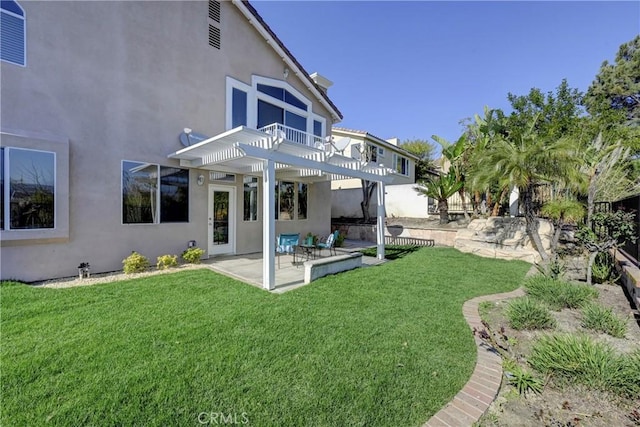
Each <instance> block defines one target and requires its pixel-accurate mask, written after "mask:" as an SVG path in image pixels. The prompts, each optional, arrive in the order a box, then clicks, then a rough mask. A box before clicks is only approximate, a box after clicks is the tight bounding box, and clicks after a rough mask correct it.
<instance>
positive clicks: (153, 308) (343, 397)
mask: <svg viewBox="0 0 640 427" xmlns="http://www.w3.org/2000/svg"><path fill="white" fill-rule="evenodd" d="M528 269H529V265H528V264H526V263H524V262H519V261H502V260H494V259H485V258H479V257H476V256H474V255H469V254H462V253H460V252H458V251H456V250H454V249H450V248H423V249H420V250H418V251H416V252H413V253H409V254H407V255H405V256H404V257H402V258H400V259H398V260H396V261H392V262H389V263H386V264H383V265H380V266H376V267H369V268H361V269H358V270H354V271H350V272H347V273H343V274H339V275H336V276H329V277H325V278H323V279H320V280H318V281H317V282H314V283H312V284H310V285H308V286H305V287H302V288H300V289H298V290H294V291H291V292H287V293H285V294H271V293H268V292H265V291H263V290H261V289H258V288H255V287H252V286H249V285H246V284H243V283H240V282H237V281H235V280H232V279H230V278H227V277H225V276H221V275H218V274H215V273H213V272H211V271H207V270H193V271H186V272H180V273H176V274H172V275H160V276H152V277H148V278H144V279H138V280H131V281H124V282H115V283H109V284H104V285H96V286H89V287H78V288H69V289H37V288H31V287H29V286H25V285H19V284H10V283H5V284H3V286H2V288H1V292H2V293H1V298H2V300H1V303H2V304H1V313H0V314H1V333H2V347H1V350H0V351H1V353H0V355H1V371H0V375H1V386H2V406H1V413H0V424H2V425H7V426H8V425H12V426H16V425H43V424H45V423H48V422H49V423H52V424H55V425H199V424H200V423H203V421H204V422H205V423H206V422H208V423H210V424H214V425H215V422H218V423H220V424H222V423H221V422H220V420H221V418H220V417H225V421H230V420H231V418H230V417H234V421H235V422H236V423H238V424H240V423H243V422H245V421H246V422H247V423H248V424H249V425H257V426H268V425H289V426H301V425H313V426H324V425H326V426H329V425H340V426H351V425H367V426H409V425H421V424H422V423H424V422H425V421H426V420H427V419H428V418H429V417H430V416H431V415H433V414H434V413H435V412H437V411H438V410H439V409H440V408H441V407H442V406H443V405H444V404H445V403H447V402H448V401H449V400H450V399H451V398H452V397H453V396H454V395H455V394H456V393H457V392H458V391H459V389H460V388H461V387H462V386H463V385H464V383H465V382H466V381H467V379H468V378H469V376H470V375H471V372H472V370H473V367H474V364H475V356H476V349H475V345H474V342H473V338H472V334H471V331H470V330H469V328H468V327H467V325H466V323H465V321H464V319H463V317H462V312H461V307H462V304H463V302H464V301H465V300H468V299H470V298H473V297H475V296H478V295H483V294H490V293H496V292H505V291H510V290H513V289H515V288H516V287H518V285H519V284H520V283H521V281H522V279H523V277H524V275H525V273H526V271H527V270H528Z"/></svg>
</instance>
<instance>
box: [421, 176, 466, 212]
mask: <svg viewBox="0 0 640 427" xmlns="http://www.w3.org/2000/svg"><path fill="white" fill-rule="evenodd" d="M463 185H464V184H463V183H462V182H460V181H458V179H457V177H456V174H455V171H453V170H449V173H447V174H446V175H438V176H437V177H435V178H431V179H428V180H426V181H421V182H419V183H418V185H417V186H416V187H413V188H414V190H416V191H417V192H418V193H420V194H422V195H423V196H427V197H432V198H434V199H436V200H437V201H438V212H439V213H440V224H447V223H448V222H449V203H448V201H447V199H449V197H451V196H453V195H454V194H456V192H458V191H459V190H460V189H461V188H462V186H463Z"/></svg>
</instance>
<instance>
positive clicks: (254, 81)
mask: <svg viewBox="0 0 640 427" xmlns="http://www.w3.org/2000/svg"><path fill="white" fill-rule="evenodd" d="M259 84H260V85H265V86H273V87H278V88H280V89H285V90H288V91H289V92H291V94H292V95H294V96H295V97H296V98H298V99H299V100H300V101H302V103H303V104H306V106H307V109H306V110H302V109H300V108H298V107H296V106H295V105H291V104H287V105H289V106H291V107H293V108H298V109H299V110H301V111H304V112H305V114H309V111H310V110H311V107H312V106H313V102H312V101H310V100H309V99H308V98H307V97H306V96H304V95H303V94H302V93H300V92H299V91H298V90H297V89H296V88H294V87H293V86H291V85H290V84H289V82H286V81H284V80H278V79H272V78H270V77H263V76H258V75H256V74H253V75H252V76H251V85H252V86H253V87H254V88H255V89H256V91H257V90H258V85H259ZM258 93H260V94H262V95H266V96H269V97H271V96H270V95H267V94H266V93H263V92H258ZM274 99H275V98H274ZM282 102H284V101H282Z"/></svg>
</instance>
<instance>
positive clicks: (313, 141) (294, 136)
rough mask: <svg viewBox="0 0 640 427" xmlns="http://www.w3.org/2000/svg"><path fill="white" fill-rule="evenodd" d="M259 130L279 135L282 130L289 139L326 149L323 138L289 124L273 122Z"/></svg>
mask: <svg viewBox="0 0 640 427" xmlns="http://www.w3.org/2000/svg"><path fill="white" fill-rule="evenodd" d="M258 130H259V131H262V132H265V133H268V134H270V135H274V136H276V135H278V133H279V131H280V132H282V134H283V135H284V138H285V139H286V140H287V141H291V142H295V143H297V144H302V145H306V146H307V147H313V148H319V149H321V150H324V149H325V143H324V139H323V138H321V137H319V136H316V135H313V134H310V133H307V132H303V131H301V130H298V129H295V128H292V127H289V126H285V125H283V124H280V123H272V124H270V125H267V126H264V127H261V128H259V129H258Z"/></svg>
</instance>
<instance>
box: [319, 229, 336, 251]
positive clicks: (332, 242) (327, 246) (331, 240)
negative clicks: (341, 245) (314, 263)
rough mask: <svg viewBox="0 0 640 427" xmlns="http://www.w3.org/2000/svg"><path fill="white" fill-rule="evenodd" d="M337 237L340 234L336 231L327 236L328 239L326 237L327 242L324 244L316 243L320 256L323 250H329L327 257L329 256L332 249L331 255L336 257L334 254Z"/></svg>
mask: <svg viewBox="0 0 640 427" xmlns="http://www.w3.org/2000/svg"><path fill="white" fill-rule="evenodd" d="M339 235H340V232H339V231H338V230H336V231H334V232H333V233H331V234H329V237H327V240H326V241H325V242H324V243H318V245H317V247H318V249H319V250H320V255H322V250H323V249H329V255H331V250H332V249H333V254H334V255H338V253H337V252H336V240H338V236H339Z"/></svg>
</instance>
